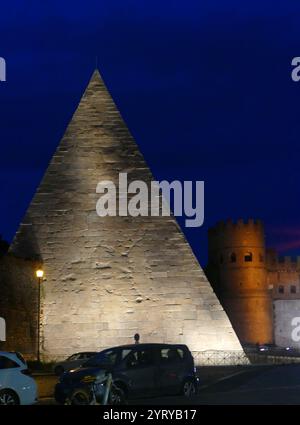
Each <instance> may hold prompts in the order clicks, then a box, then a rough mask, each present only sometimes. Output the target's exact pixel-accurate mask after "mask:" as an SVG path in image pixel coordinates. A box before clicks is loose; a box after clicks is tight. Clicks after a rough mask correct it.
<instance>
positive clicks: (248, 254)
mask: <svg viewBox="0 0 300 425" xmlns="http://www.w3.org/2000/svg"><path fill="white" fill-rule="evenodd" d="M245 261H246V262H250V261H252V252H246V254H245Z"/></svg>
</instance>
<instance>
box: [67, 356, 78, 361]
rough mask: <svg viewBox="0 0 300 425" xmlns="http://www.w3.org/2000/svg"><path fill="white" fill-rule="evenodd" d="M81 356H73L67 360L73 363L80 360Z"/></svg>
mask: <svg viewBox="0 0 300 425" xmlns="http://www.w3.org/2000/svg"><path fill="white" fill-rule="evenodd" d="M78 357H79V354H73V355H72V356H70V357H69V358H68V359H67V360H68V361H70V362H72V361H73V360H78Z"/></svg>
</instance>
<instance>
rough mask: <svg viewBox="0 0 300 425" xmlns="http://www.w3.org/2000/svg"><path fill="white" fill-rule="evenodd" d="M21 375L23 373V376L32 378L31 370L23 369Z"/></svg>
mask: <svg viewBox="0 0 300 425" xmlns="http://www.w3.org/2000/svg"><path fill="white" fill-rule="evenodd" d="M21 373H23V375H27V376H31V370H29V369H23V370H21Z"/></svg>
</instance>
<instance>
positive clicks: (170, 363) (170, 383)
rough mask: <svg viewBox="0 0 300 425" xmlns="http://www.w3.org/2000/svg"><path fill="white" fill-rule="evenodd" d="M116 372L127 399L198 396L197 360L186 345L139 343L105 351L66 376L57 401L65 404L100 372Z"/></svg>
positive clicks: (56, 393)
mask: <svg viewBox="0 0 300 425" xmlns="http://www.w3.org/2000/svg"><path fill="white" fill-rule="evenodd" d="M103 370H107V371H108V372H110V373H112V376H113V380H114V383H115V385H116V386H117V387H118V388H120V389H121V390H122V391H123V393H124V395H125V397H126V399H133V398H144V397H153V396H162V395H172V394H182V395H185V396H186V397H191V396H192V395H194V394H196V392H197V386H198V379H197V377H196V374H195V366H194V359H193V357H192V354H191V352H190V351H189V349H188V347H187V346H186V345H169V344H137V345H126V346H120V347H114V348H110V349H107V350H104V351H102V352H100V353H99V354H97V355H96V356H95V357H93V358H91V359H90V360H88V361H87V362H86V363H84V364H83V365H82V366H81V367H80V368H78V369H76V370H74V371H70V372H66V373H64V374H63V375H62V376H61V378H60V382H59V383H58V384H57V385H56V387H55V399H56V401H57V402H58V403H61V404H64V403H65V401H66V399H67V398H68V397H70V395H71V394H72V393H73V391H74V390H77V389H78V388H81V387H84V386H85V385H86V384H85V382H86V378H87V377H90V376H96V375H97V374H99V373H100V371H103Z"/></svg>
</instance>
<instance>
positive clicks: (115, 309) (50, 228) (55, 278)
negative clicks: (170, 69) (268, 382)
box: [10, 71, 243, 360]
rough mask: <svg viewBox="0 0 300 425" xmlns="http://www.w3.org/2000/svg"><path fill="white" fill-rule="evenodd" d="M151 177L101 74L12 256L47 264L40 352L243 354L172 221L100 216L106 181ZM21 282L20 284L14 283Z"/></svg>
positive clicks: (46, 355)
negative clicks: (157, 348)
mask: <svg viewBox="0 0 300 425" xmlns="http://www.w3.org/2000/svg"><path fill="white" fill-rule="evenodd" d="M120 172H127V173H128V183H130V181H132V180H137V179H138V180H143V181H145V182H146V183H147V184H149V182H150V181H151V180H152V175H151V172H150V170H149V168H148V166H147V165H146V163H145V161H144V159H143V156H142V155H141V153H140V151H139V149H138V147H137V145H136V143H135V141H134V140H133V138H132V136H131V135H130V133H129V131H128V129H127V127H126V125H125V123H124V122H123V120H122V118H121V116H120V114H119V112H118V110H117V108H116V106H115V104H114V102H113V100H112V98H111V97H110V95H109V93H108V91H107V89H106V87H105V85H104V83H103V81H102V79H101V77H100V75H99V73H98V72H97V71H96V72H95V73H94V74H93V76H92V78H91V81H90V83H89V85H88V87H87V89H86V91H85V93H84V95H83V97H82V99H81V101H80V104H79V106H78V108H77V110H76V112H75V114H74V116H73V118H72V120H71V122H70V124H69V126H68V128H67V130H66V133H65V135H64V137H63V139H62V141H61V143H60V144H59V146H58V148H57V151H56V153H55V155H54V157H53V158H52V160H51V163H50V165H49V168H48V170H47V172H46V174H45V176H44V178H43V180H42V182H41V184H40V186H39V188H38V190H37V192H36V194H35V196H34V199H33V201H32V203H31V205H30V207H29V209H28V211H27V214H26V216H25V217H24V219H23V222H22V224H21V226H20V228H19V231H18V232H17V234H16V237H15V239H14V242H13V244H12V247H11V250H10V252H11V253H12V254H14V255H16V256H19V257H23V258H28V257H33V258H37V259H38V260H40V261H42V264H43V268H44V271H45V281H44V282H43V284H42V285H43V287H42V300H41V306H42V317H41V353H42V357H43V359H44V360H54V359H62V358H64V357H65V356H66V355H69V354H71V353H73V352H76V351H83V350H100V349H102V348H106V347H109V346H115V345H119V344H127V343H132V342H133V335H134V334H135V333H136V332H138V333H139V334H140V335H141V340H142V342H170V343H171V342H177V343H185V344H187V345H188V346H189V347H190V349H191V350H192V351H193V352H194V354H195V356H196V358H197V354H199V353H201V352H204V351H206V350H213V351H217V352H235V353H240V354H241V355H243V351H242V348H241V346H240V343H239V340H238V338H237V337H236V334H235V332H234V331H233V329H232V327H231V324H230V322H229V320H228V318H227V316H226V314H225V312H224V310H223V308H222V307H221V305H220V303H219V301H218V299H217V297H216V295H215V294H214V292H213V290H212V288H211V286H210V284H209V282H208V281H207V279H206V277H205V275H204V273H203V271H202V269H201V267H200V265H199V263H198V262H197V260H196V258H195V256H194V255H193V252H192V250H191V248H190V246H189V244H188V243H187V241H186V240H185V238H184V236H183V233H182V232H181V230H180V228H179V226H178V225H177V222H176V220H175V218H174V217H120V216H117V217H103V218H100V217H98V216H97V214H96V203H97V200H98V199H99V195H97V194H96V187H97V184H98V182H99V181H101V180H111V181H113V182H115V183H116V184H117V182H118V178H119V173H120ZM15 285H17V282H15Z"/></svg>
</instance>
